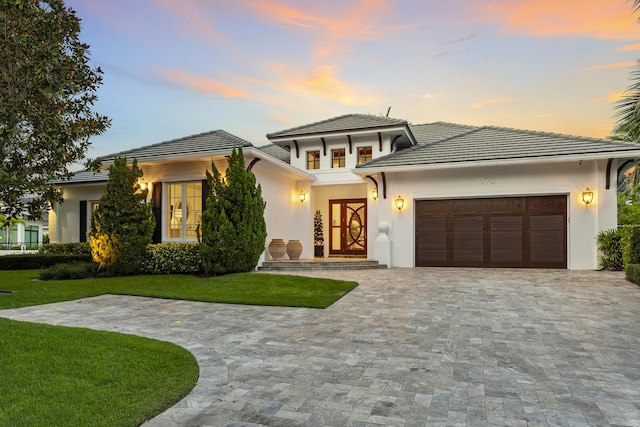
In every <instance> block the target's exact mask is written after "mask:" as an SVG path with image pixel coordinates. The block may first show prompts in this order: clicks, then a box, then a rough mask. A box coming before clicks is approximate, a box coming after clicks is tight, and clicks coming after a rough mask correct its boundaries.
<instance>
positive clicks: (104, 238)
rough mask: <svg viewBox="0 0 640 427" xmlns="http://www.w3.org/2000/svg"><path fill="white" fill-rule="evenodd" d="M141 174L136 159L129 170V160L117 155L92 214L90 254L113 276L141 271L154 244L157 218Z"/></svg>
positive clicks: (101, 268)
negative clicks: (142, 186)
mask: <svg viewBox="0 0 640 427" xmlns="http://www.w3.org/2000/svg"><path fill="white" fill-rule="evenodd" d="M141 177H142V169H140V168H139V167H138V162H137V160H136V159H134V160H133V163H132V165H131V169H129V168H128V167H127V159H126V158H125V157H117V158H116V159H115V160H114V162H113V164H112V165H111V167H109V180H108V181H107V187H106V189H105V192H104V194H103V195H102V197H101V198H100V202H99V204H98V207H97V208H96V210H95V212H94V213H93V215H92V216H91V230H90V232H89V244H90V246H91V255H92V257H93V260H94V261H95V262H97V263H98V264H99V266H100V270H102V271H104V272H106V273H108V274H111V275H118V276H119V275H129V274H136V273H138V272H139V271H140V262H141V260H142V259H143V257H144V255H145V251H146V248H147V245H148V244H149V243H151V237H152V235H153V229H154V228H155V219H154V217H153V211H152V205H151V203H147V190H146V189H145V190H142V189H141V188H140V184H139V183H138V179H139V178H141Z"/></svg>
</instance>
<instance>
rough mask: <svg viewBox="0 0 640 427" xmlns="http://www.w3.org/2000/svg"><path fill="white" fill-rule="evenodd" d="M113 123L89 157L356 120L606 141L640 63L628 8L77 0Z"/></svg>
mask: <svg viewBox="0 0 640 427" xmlns="http://www.w3.org/2000/svg"><path fill="white" fill-rule="evenodd" d="M66 4H67V6H69V7H72V8H73V9H75V10H76V11H77V13H78V16H79V17H80V18H81V19H82V25H83V30H82V34H81V39H82V40H83V41H85V42H87V43H89V44H90V45H91V61H92V64H93V65H96V66H100V67H101V68H102V69H103V71H104V84H103V85H102V86H101V88H100V90H99V98H100V101H99V103H98V104H97V105H96V110H98V111H99V112H100V113H102V114H106V115H107V116H109V117H110V118H111V119H112V121H113V122H112V126H111V128H110V129H109V130H108V132H107V133H106V134H105V135H103V136H101V137H98V138H95V139H94V143H93V147H92V149H91V150H90V152H89V156H90V157H94V156H99V155H103V154H107V153H113V152H116V151H121V150H125V149H128V148H133V147H139V146H142V145H147V144H152V143H156V142H161V141H164V140H168V139H172V138H179V137H182V136H187V135H191V134H194V133H200V132H205V131H209V130H215V129H224V130H226V131H228V132H231V133H233V134H235V135H237V136H240V137H242V138H244V139H247V140H249V141H250V142H252V143H254V144H255V145H263V144H266V143H267V140H266V138H265V134H266V133H269V132H275V131H278V130H282V129H285V128H289V127H292V126H297V125H301V124H306V123H310V122H314V121H318V120H324V119H327V118H330V117H334V116H338V115H342V114H348V113H368V114H375V115H380V114H382V115H384V114H386V112H387V109H388V108H389V107H391V113H390V116H391V117H395V118H400V119H406V120H408V121H409V122H411V123H414V124H419V123H429V122H434V121H447V122H454V123H461V124H469V125H497V126H507V127H515V128H522V129H531V130H542V131H550V132H560V133H569V134H574V135H583V136H593V137H605V136H607V135H609V134H610V132H611V129H612V128H613V126H614V125H615V118H614V117H613V115H614V110H613V102H614V101H615V100H616V99H618V98H619V97H620V94H621V93H622V92H623V91H624V90H625V89H626V88H627V87H628V85H629V73H630V71H631V70H632V68H633V65H634V64H635V61H636V60H637V59H640V24H638V23H637V22H636V18H637V17H638V16H637V15H633V14H632V9H631V3H629V2H626V1H625V0H563V1H559V0H446V1H445V0H422V1H418V0H396V1H391V0H388V1H387V0H340V1H337V0H323V1H317V0H314V1H307V0H304V1H303V0H298V1H293V0H290V1H287V0H135V1H131V0H126V1H125V0H109V1H104V0H67V1H66Z"/></svg>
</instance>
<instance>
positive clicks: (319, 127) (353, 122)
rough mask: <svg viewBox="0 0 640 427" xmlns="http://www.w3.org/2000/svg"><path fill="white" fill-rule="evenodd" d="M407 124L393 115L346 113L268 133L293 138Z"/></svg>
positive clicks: (271, 136)
mask: <svg viewBox="0 0 640 427" xmlns="http://www.w3.org/2000/svg"><path fill="white" fill-rule="evenodd" d="M406 125H407V121H406V120H400V119H393V118H391V117H382V116H374V115H371V114H346V115H344V116H338V117H333V118H331V119H327V120H322V121H320V122H315V123H311V124H307V125H303V126H297V127H294V128H291V129H285V130H282V131H279V132H274V133H269V134H267V138H269V139H277V138H291V137H296V136H304V135H312V134H322V133H332V132H347V131H354V130H362V129H376V128H385V127H392V126H406Z"/></svg>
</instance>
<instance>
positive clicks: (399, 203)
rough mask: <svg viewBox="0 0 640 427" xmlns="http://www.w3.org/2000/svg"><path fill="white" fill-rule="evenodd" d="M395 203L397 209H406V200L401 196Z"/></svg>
mask: <svg viewBox="0 0 640 427" xmlns="http://www.w3.org/2000/svg"><path fill="white" fill-rule="evenodd" d="M393 203H394V204H395V205H396V209H398V210H399V211H401V210H402V209H403V208H404V199H403V198H402V197H400V196H398V197H397V198H396V200H395V201H394V202H393Z"/></svg>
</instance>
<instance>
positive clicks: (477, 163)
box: [352, 151, 640, 176]
mask: <svg viewBox="0 0 640 427" xmlns="http://www.w3.org/2000/svg"><path fill="white" fill-rule="evenodd" d="M639 157H640V151H617V152H610V153H585V154H577V155H570V156H553V157H551V156H539V157H524V158H522V157H521V158H515V159H496V160H474V161H461V162H442V163H430V164H420V165H401V166H373V167H361V168H354V169H352V172H353V173H354V174H356V175H359V176H366V175H370V174H371V173H379V172H386V173H388V172H417V171H426V170H441V169H454V168H467V167H483V166H509V165H524V164H540V163H562V162H572V161H581V160H582V161H585V160H605V159H628V158H639Z"/></svg>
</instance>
